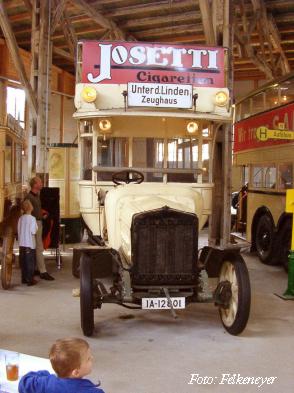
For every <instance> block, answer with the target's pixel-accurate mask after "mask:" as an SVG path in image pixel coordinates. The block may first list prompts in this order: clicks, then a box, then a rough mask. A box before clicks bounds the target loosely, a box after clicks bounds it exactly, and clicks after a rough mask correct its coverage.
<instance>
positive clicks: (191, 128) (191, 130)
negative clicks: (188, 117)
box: [187, 121, 198, 134]
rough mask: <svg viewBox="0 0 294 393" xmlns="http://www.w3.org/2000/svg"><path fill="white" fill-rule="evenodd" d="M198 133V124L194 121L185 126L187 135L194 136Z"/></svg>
mask: <svg viewBox="0 0 294 393" xmlns="http://www.w3.org/2000/svg"><path fill="white" fill-rule="evenodd" d="M197 131H198V123H196V121H190V122H189V123H188V124H187V132H188V133H189V134H195V133H196V132H197Z"/></svg>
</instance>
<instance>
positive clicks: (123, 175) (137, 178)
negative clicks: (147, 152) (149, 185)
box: [112, 169, 144, 185]
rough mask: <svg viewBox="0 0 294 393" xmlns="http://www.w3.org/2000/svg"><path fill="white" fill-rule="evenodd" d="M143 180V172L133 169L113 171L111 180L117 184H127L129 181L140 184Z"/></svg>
mask: <svg viewBox="0 0 294 393" xmlns="http://www.w3.org/2000/svg"><path fill="white" fill-rule="evenodd" d="M130 175H131V176H130ZM143 180H144V175H143V173H142V172H139V171H135V170H134V169H129V170H124V171H120V172H115V173H114V174H113V175H112V181H113V183H115V184H117V185H120V184H129V183H135V184H140V183H142V181H143Z"/></svg>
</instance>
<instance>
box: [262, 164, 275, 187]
mask: <svg viewBox="0 0 294 393" xmlns="http://www.w3.org/2000/svg"><path fill="white" fill-rule="evenodd" d="M276 180H277V169H276V168H275V167H274V166H269V167H265V168H264V185H263V187H264V188H276Z"/></svg>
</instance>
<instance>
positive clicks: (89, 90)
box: [82, 86, 97, 102]
mask: <svg viewBox="0 0 294 393" xmlns="http://www.w3.org/2000/svg"><path fill="white" fill-rule="evenodd" d="M82 98H83V100H84V101H86V102H94V101H95V100H96V98H97V91H96V89H95V88H94V87H92V86H86V87H84V88H83V90H82Z"/></svg>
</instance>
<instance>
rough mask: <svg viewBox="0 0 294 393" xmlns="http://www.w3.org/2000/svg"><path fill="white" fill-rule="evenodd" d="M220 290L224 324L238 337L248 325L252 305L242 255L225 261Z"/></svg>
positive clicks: (220, 311)
mask: <svg viewBox="0 0 294 393" xmlns="http://www.w3.org/2000/svg"><path fill="white" fill-rule="evenodd" d="M218 289H219V296H220V298H221V299H222V300H223V301H222V303H223V304H222V305H221V306H220V307H219V314H220V318H221V321H222V324H223V326H224V328H225V329H226V330H227V331H228V332H229V333H230V334H232V335H238V334H240V333H242V331H243V330H244V329H245V327H246V325H247V321H248V318H249V313H250V304H251V290H250V281H249V274H248V270H247V267H246V264H245V262H244V260H243V258H242V257H241V256H240V255H239V256H235V255H229V256H228V257H226V258H225V260H224V261H223V263H222V267H221V271H220V275H219V284H218Z"/></svg>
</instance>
